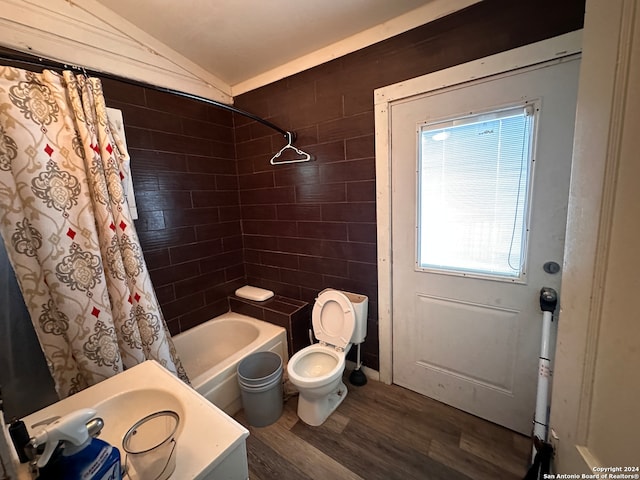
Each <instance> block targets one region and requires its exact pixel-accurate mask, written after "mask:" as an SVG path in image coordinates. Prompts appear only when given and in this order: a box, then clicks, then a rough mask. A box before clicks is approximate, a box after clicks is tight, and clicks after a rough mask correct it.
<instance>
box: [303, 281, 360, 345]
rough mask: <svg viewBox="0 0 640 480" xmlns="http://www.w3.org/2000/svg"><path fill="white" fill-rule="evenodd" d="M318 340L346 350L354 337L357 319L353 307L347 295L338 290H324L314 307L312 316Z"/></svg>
mask: <svg viewBox="0 0 640 480" xmlns="http://www.w3.org/2000/svg"><path fill="white" fill-rule="evenodd" d="M311 319H312V321H313V332H314V333H315V335H316V338H317V339H318V340H320V341H321V342H325V343H327V344H329V345H333V346H335V347H340V348H342V349H344V348H345V347H346V346H347V345H348V344H349V343H350V342H351V337H352V336H353V331H354V329H355V325H356V317H355V314H354V312H353V306H352V305H351V302H350V301H349V299H348V298H347V297H346V295H345V294H343V293H342V292H339V291H337V290H324V291H323V292H322V293H321V294H320V295H318V298H317V299H316V303H315V304H314V305H313V313H312V314H311Z"/></svg>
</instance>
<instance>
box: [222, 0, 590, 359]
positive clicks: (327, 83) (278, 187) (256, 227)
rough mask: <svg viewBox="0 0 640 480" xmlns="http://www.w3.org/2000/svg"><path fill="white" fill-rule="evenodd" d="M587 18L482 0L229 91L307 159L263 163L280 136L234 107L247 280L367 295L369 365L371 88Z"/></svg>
mask: <svg viewBox="0 0 640 480" xmlns="http://www.w3.org/2000/svg"><path fill="white" fill-rule="evenodd" d="M583 16H584V0H568V1H564V2H557V1H555V0H540V1H536V2H513V1H510V0H486V1H484V2H481V3H479V4H476V5H473V6H471V7H469V8H468V9H466V10H464V11H461V12H458V13H456V14H453V15H451V16H448V17H444V18H442V19H439V20H437V21H435V22H432V23H430V24H427V25H425V26H422V27H419V28H416V29H414V30H411V31H409V32H407V33H405V34H402V35H399V36H396V37H393V38H391V39H389V40H386V41H383V42H380V43H378V44H376V45H373V46H371V47H368V48H365V49H362V50H360V51H358V52H355V53H352V54H350V55H347V56H345V57H342V58H339V59H337V60H334V61H331V62H329V63H326V64H323V65H320V66H318V67H316V68H313V69H310V70H308V71H305V72H302V73H300V74H297V75H294V76H291V77H288V78H285V79H283V80H281V81H278V82H276V83H273V84H271V85H268V86H265V87H263V88H260V89H257V90H254V91H251V92H248V93H246V94H243V95H240V96H239V97H237V98H236V99H235V103H236V106H238V107H240V108H243V109H245V110H247V111H250V112H252V113H255V114H257V115H260V116H262V117H264V118H267V119H270V120H271V121H273V122H274V123H276V124H277V125H280V126H282V127H283V128H286V129H291V130H294V131H295V132H297V134H298V141H297V145H298V146H300V147H301V148H304V149H306V150H307V151H308V152H310V153H311V154H313V155H314V157H315V161H314V162H311V163H303V164H294V165H292V166H278V167H273V166H271V165H270V164H269V158H270V157H271V155H273V154H274V153H276V152H277V151H278V150H279V149H280V148H281V147H282V146H283V145H284V143H283V138H282V137H281V136H280V135H279V134H277V133H276V134H274V133H273V131H271V130H269V129H267V128H265V127H263V126H262V125H260V124H258V123H256V122H254V121H251V120H248V119H246V118H244V117H240V116H237V115H234V121H235V140H236V151H237V158H238V181H239V188H240V205H241V216H242V228H243V233H244V259H245V268H246V273H247V276H248V280H249V282H250V283H251V284H253V285H256V286H260V287H264V288H269V289H272V290H275V291H276V293H278V294H280V295H285V296H287V297H292V298H296V299H301V300H304V301H307V302H310V303H311V302H313V300H314V296H315V295H316V294H317V293H318V292H319V291H320V290H322V289H323V288H325V287H333V288H339V289H345V290H349V291H353V292H357V293H363V294H366V295H368V296H369V300H370V304H369V312H370V313H369V319H368V335H367V341H366V342H365V345H364V347H363V359H364V363H365V365H368V366H370V367H372V368H376V369H377V368H378V336H377V331H378V329H377V319H378V308H377V276H376V275H377V272H376V263H377V261H376V258H377V257H376V223H375V222H376V204H375V161H374V156H375V153H374V114H373V90H374V89H375V88H379V87H382V86H385V85H389V84H392V83H396V82H399V81H402V80H406V79H408V78H412V77H416V76H419V75H424V74H427V73H430V72H433V71H436V70H440V69H443V68H447V67H450V66H453V65H457V64H460V63H463V62H467V61H471V60H474V59H478V58H481V57H484V56H487V55H491V54H494V53H498V52H501V51H504V50H508V49H511V48H515V47H518V46H522V45H525V44H528V43H532V42H535V41H539V40H543V39H545V38H549V37H552V36H556V35H559V34H562V33H566V32H569V31H573V30H576V29H579V28H581V27H582V23H583ZM353 353H354V352H352V353H351V357H352V358H353Z"/></svg>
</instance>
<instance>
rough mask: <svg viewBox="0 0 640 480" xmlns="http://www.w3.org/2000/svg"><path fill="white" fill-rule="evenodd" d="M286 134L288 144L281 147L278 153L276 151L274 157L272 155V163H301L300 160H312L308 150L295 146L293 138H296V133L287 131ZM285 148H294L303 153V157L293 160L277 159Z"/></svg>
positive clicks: (298, 152)
mask: <svg viewBox="0 0 640 480" xmlns="http://www.w3.org/2000/svg"><path fill="white" fill-rule="evenodd" d="M284 136H285V137H286V138H287V144H286V145H285V146H284V147H282V148H281V149H280V151H279V152H278V153H276V154H275V155H274V156H273V157H271V161H270V163H271V165H284V164H286V163H300V162H308V161H309V160H311V155H309V154H308V153H307V152H304V151H302V150H300V149H299V148H298V147H295V146H293V139H294V138H295V134H293V133H291V132H286V133H285V134H284ZM285 150H293V151H294V152H296V153H297V154H298V155H301V158H294V159H291V160H280V161H278V160H277V159H278V158H279V157H280V155H282V153H283V152H284V151H285Z"/></svg>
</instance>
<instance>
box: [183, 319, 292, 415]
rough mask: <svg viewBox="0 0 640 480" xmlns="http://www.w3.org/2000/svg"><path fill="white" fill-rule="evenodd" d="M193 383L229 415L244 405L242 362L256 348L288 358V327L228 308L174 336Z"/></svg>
mask: <svg viewBox="0 0 640 480" xmlns="http://www.w3.org/2000/svg"><path fill="white" fill-rule="evenodd" d="M173 342H174V344H175V346H176V350H177V351H178V354H179V355H180V359H181V360H182V365H183V366H184V369H185V370H186V371H187V374H188V375H189V379H190V380H191V384H192V385H193V387H194V388H195V389H196V390H197V391H198V393H200V394H201V395H202V396H204V397H205V398H206V399H207V400H209V401H210V402H211V403H213V404H214V405H215V406H217V407H218V408H220V409H221V410H223V411H224V412H225V413H227V414H228V415H234V414H235V413H237V412H238V411H239V410H240V409H241V408H242V403H241V399H240V388H239V387H238V380H237V372H236V370H237V368H238V363H240V361H241V360H242V359H243V358H244V357H246V356H247V355H249V354H251V353H253V352H261V351H271V352H275V353H277V354H278V355H280V357H281V358H282V361H283V363H284V364H286V362H287V360H288V353H287V336H286V332H285V329H284V328H282V327H279V326H277V325H273V324H271V323H267V322H263V321H261V320H257V319H255V318H252V317H248V316H246V315H240V314H239V313H234V312H228V313H225V314H224V315H220V316H219V317H215V318H213V319H211V320H209V321H207V322H205V323H203V324H201V325H198V326H197V327H193V328H191V329H189V330H187V331H186V332H182V333H180V334H178V335H175V336H173Z"/></svg>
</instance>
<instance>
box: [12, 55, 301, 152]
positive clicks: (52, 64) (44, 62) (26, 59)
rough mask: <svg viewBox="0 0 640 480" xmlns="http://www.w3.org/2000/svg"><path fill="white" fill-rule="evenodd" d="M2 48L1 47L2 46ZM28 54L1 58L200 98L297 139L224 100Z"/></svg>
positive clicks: (290, 133)
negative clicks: (69, 70) (70, 70)
mask: <svg viewBox="0 0 640 480" xmlns="http://www.w3.org/2000/svg"><path fill="white" fill-rule="evenodd" d="M0 48H1V47H0ZM23 55H26V56H22V55H19V54H14V53H10V52H7V51H6V50H5V51H0V60H8V61H11V62H16V63H22V64H25V65H31V66H35V67H48V68H54V69H58V70H60V69H72V70H76V71H81V72H83V73H85V74H87V75H91V76H98V77H103V78H107V79H109V80H116V81H120V82H124V83H128V84H130V85H135V86H137V87H144V88H150V89H153V90H156V91H159V92H164V93H171V94H173V95H178V96H180V97H185V98H190V99H192V100H198V101H200V102H204V103H208V104H209V105H213V106H216V107H219V108H222V109H224V110H229V111H231V112H234V113H237V114H239V115H242V116H244V117H247V118H250V119H252V120H255V121H256V122H259V123H261V124H263V125H265V126H267V127H269V128H271V129H273V130H275V131H277V132H280V133H281V134H282V135H283V136H284V137H285V138H286V139H287V141H288V144H287V145H291V143H292V142H293V141H294V140H295V139H296V134H295V132H290V131H287V130H284V129H282V128H280V127H278V126H277V125H275V124H273V123H271V122H270V121H269V120H265V119H264V118H261V117H259V116H257V115H254V114H253V113H250V112H246V111H244V110H241V109H239V108H236V107H234V106H232V105H227V104H226V103H222V102H218V101H216V100H211V99H209V98H205V97H201V96H199V95H194V94H191V93H186V92H181V91H179V90H174V89H172V88H167V87H160V86H158V85H152V84H150V83H146V82H140V81H138V80H131V79H128V78H124V77H120V76H118V75H113V74H110V73H105V72H99V71H96V70H89V69H86V68H84V67H80V66H78V65H71V64H68V63H63V62H59V61H56V60H51V59H48V58H44V57H40V56H38V57H34V56H31V55H29V54H23Z"/></svg>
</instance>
